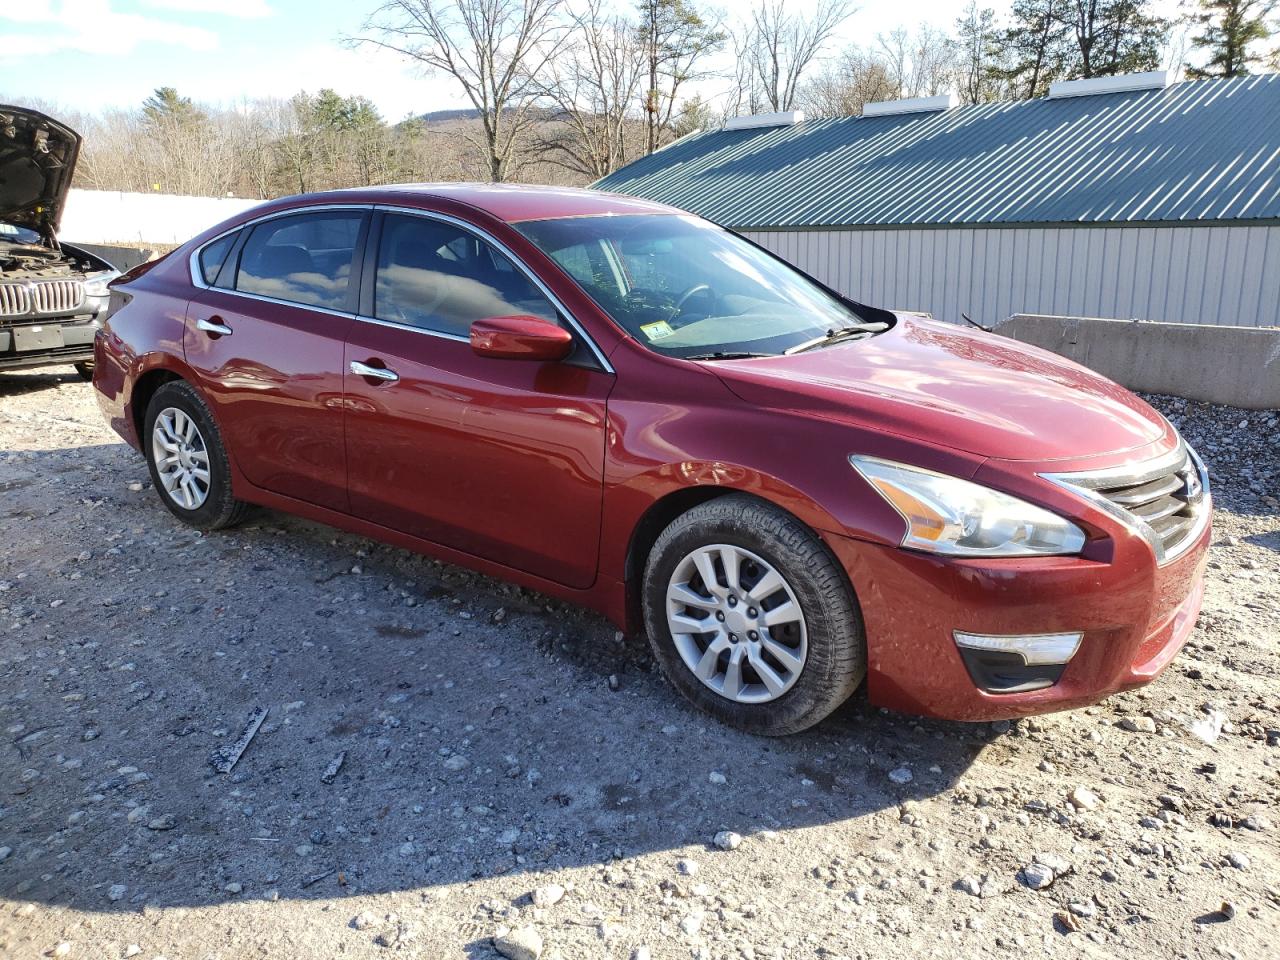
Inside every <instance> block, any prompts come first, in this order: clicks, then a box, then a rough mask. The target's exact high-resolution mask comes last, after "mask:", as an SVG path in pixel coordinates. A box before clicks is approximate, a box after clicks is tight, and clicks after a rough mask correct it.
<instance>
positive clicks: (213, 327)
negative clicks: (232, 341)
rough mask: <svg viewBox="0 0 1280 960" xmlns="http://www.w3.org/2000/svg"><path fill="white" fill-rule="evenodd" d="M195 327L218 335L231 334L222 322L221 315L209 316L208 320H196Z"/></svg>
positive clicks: (227, 335) (229, 329)
mask: <svg viewBox="0 0 1280 960" xmlns="http://www.w3.org/2000/svg"><path fill="white" fill-rule="evenodd" d="M196 329H197V330H203V331H204V332H205V333H211V334H214V335H215V336H219V337H229V336H231V328H230V327H228V326H227V325H226V324H225V323H223V322H222V318H221V317H210V318H209V319H208V320H197V321H196Z"/></svg>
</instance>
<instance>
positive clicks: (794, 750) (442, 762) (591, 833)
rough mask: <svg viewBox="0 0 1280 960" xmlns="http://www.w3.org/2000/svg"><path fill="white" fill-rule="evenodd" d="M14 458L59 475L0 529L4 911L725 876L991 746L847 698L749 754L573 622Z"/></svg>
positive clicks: (98, 453) (330, 536) (635, 658)
mask: <svg viewBox="0 0 1280 960" xmlns="http://www.w3.org/2000/svg"><path fill="white" fill-rule="evenodd" d="M72 454H74V462H75V464H76V465H77V469H76V470H74V471H67V470H66V469H65V466H66V462H65V461H66V460H67V458H68V457H69V456H70V455H72ZM24 467H25V468H26V469H29V470H31V471H32V472H34V473H36V474H38V475H40V476H42V477H61V479H60V480H59V481H58V482H57V485H56V488H52V489H53V493H54V494H56V503H51V502H50V500H49V497H50V495H51V494H50V491H51V488H50V487H49V486H48V485H47V484H42V483H36V484H28V485H26V486H21V487H18V488H15V489H13V490H11V491H9V492H8V493H6V495H5V496H6V499H7V500H10V501H11V508H10V510H8V511H7V512H5V513H3V514H0V534H2V537H0V687H3V689H4V690H5V691H6V694H5V696H4V697H3V698H2V699H0V732H2V733H3V739H2V740H0V791H2V793H0V847H3V848H8V850H7V852H4V851H3V850H0V854H2V855H0V897H5V898H10V899H13V900H19V901H34V902H40V903H45V904H56V905H61V906H69V907H75V908H79V909H84V910H93V911H137V910H140V909H141V908H142V907H143V906H144V905H145V906H147V907H148V908H152V907H173V906H198V905H204V904H210V903H220V902H225V901H227V900H228V899H231V898H233V897H260V896H268V895H270V896H279V897H280V898H296V899H311V898H330V897H335V896H342V895H349V894H353V893H361V894H367V893H380V892H387V891H407V890H420V889H425V888H431V887H438V886H442V885H447V884H458V883H465V882H467V881H470V880H473V879H476V878H482V877H493V876H497V875H502V874H513V873H524V872H535V871H544V870H550V869H556V868H562V867H575V866H583V865H606V864H609V863H610V862H612V861H614V860H617V859H619V858H628V857H632V856H636V855H641V854H650V853H654V852H662V851H675V850H678V849H682V848H687V847H690V846H694V847H701V848H704V849H705V850H706V856H720V855H723V854H721V852H720V851H718V850H716V849H715V847H714V846H713V844H712V839H713V837H714V836H715V835H716V833H717V832H719V831H722V830H730V831H735V832H737V833H739V834H741V835H743V836H745V837H747V838H748V841H749V840H750V838H751V837H753V836H756V835H761V834H766V833H767V832H769V831H772V832H775V833H777V834H780V835H782V842H785V835H786V834H787V833H788V832H791V831H797V830H804V829H806V828H809V827H815V826H826V825H831V824H843V823H849V822H852V821H855V820H860V819H863V818H876V817H879V816H884V815H887V816H889V817H892V818H893V820H894V821H895V822H896V821H897V820H898V819H900V818H908V817H910V812H909V807H908V808H904V806H903V805H904V803H906V802H907V801H910V800H914V799H920V798H923V797H928V796H931V795H934V794H937V793H939V792H941V791H945V790H947V789H949V788H950V787H952V786H953V785H954V784H955V783H956V781H957V779H958V778H959V777H960V776H961V774H962V773H963V772H964V771H965V770H966V769H967V767H968V766H969V765H970V764H971V763H972V762H973V760H974V758H975V757H976V756H977V755H978V754H979V753H980V752H981V751H982V750H983V749H984V747H985V746H986V745H987V744H988V743H989V742H990V741H991V740H992V739H993V738H994V737H996V734H994V733H993V732H992V729H991V727H990V726H988V725H981V726H978V725H966V724H949V723H942V722H933V721H924V720H917V719H914V718H909V717H905V716H901V715H895V714H891V713H888V712H886V711H881V710H878V709H874V708H871V707H870V706H868V705H867V703H866V701H865V699H864V695H863V693H862V692H859V693H858V694H856V695H855V696H854V698H853V699H852V700H851V701H849V703H847V704H846V705H845V706H844V707H843V708H842V709H840V710H839V711H837V712H836V714H835V715H833V716H832V717H830V718H829V719H828V720H826V721H825V722H823V723H822V724H820V725H819V726H818V727H816V728H815V729H813V730H810V731H808V732H806V733H803V734H800V735H797V736H792V737H787V738H781V739H765V738H759V737H753V736H748V735H745V734H742V733H739V732H737V731H735V730H732V729H729V728H727V727H724V726H721V725H719V724H717V723H716V722H714V721H712V720H711V719H709V718H708V717H706V716H704V715H702V714H700V713H698V712H696V711H695V710H694V709H693V708H691V707H690V706H688V705H686V704H685V703H684V702H683V701H682V700H681V699H680V697H679V696H678V695H677V694H676V693H675V692H674V690H673V689H672V688H670V687H669V686H668V685H667V684H666V682H665V681H664V680H663V678H662V677H661V676H660V675H659V674H658V673H657V672H656V669H655V667H654V663H653V660H652V658H651V657H650V655H649V652H648V650H647V647H646V645H645V642H644V640H643V639H642V638H628V637H623V636H622V635H621V634H619V633H618V631H617V630H616V629H615V628H614V627H613V626H612V625H611V624H609V623H607V622H605V621H604V620H603V619H601V618H599V617H597V616H595V615H593V614H590V613H588V612H586V611H583V610H581V609H578V608H575V607H573V606H571V605H566V604H562V603H559V602H557V601H554V600H551V599H548V598H546V597H544V596H541V595H538V594H535V593H532V592H530V591H527V590H523V589H520V588H517V587H515V586H512V585H510V584H506V583H502V582H499V581H496V580H493V579H489V578H486V577H482V576H479V575H476V574H472V573H469V572H467V571H465V570H462V569H460V568H457V567H451V566H448V565H443V564H439V563H436V562H434V561H432V560H429V559H427V558H425V557H421V556H418V555H415V554H411V553H408V552H406V551H403V550H398V549H394V548H391V547H386V546H383V545H380V544H376V543H373V542H370V541H368V540H365V539H362V538H359V537H354V536H349V535H347V534H343V533H339V532H337V531H335V530H333V529H330V528H327V527H324V526H321V525H318V524H314V523H310V522H308V521H303V520H299V519H296V518H293V517H288V516H285V515H283V514H278V513H271V512H266V511H262V512H259V513H257V514H255V515H254V516H252V517H251V518H250V520H249V521H248V522H246V523H245V524H244V525H243V526H242V527H239V528H237V529H234V530H229V531H224V532H220V533H216V534H211V535H208V536H200V535H198V534H197V533H195V532H194V531H192V530H190V529H187V528H185V527H183V526H182V525H180V524H179V523H178V522H177V521H176V520H175V519H174V518H173V517H171V516H170V514H169V513H168V512H167V511H165V510H164V508H163V507H162V506H161V504H160V503H159V501H158V499H157V498H156V496H155V493H154V491H152V490H151V489H150V487H149V483H148V480H147V474H146V469H145V465H144V464H143V462H142V460H141V458H139V457H137V456H136V455H133V454H132V453H131V452H130V451H128V450H127V448H124V447H122V446H121V445H103V446H96V447H81V448H77V449H75V450H51V451H45V452H42V453H40V454H38V455H37V457H36V458H35V459H28V460H26V461H24ZM131 487H134V488H137V489H131ZM54 507H58V509H55V508H54ZM260 708H265V709H266V711H267V714H266V718H265V720H264V721H263V722H262V724H261V726H260V727H259V728H258V729H257V730H256V733H254V734H253V735H252V737H251V738H250V739H249V741H248V744H247V747H246V748H245V749H244V751H243V754H241V755H240V756H239V758H238V760H237V761H236V762H235V764H234V766H233V767H232V768H231V769H230V771H229V772H226V773H221V772H218V771H217V770H215V768H214V765H213V764H212V762H211V760H212V759H216V758H217V757H223V758H224V759H225V758H226V757H228V753H227V752H226V751H227V748H228V747H229V746H230V745H232V744H234V742H235V741H236V740H237V738H238V737H240V735H241V733H242V731H243V730H244V728H245V726H246V723H247V722H248V721H249V720H250V719H251V718H252V717H253V716H254V712H255V711H256V710H258V709H260ZM1016 733H1017V731H1016V729H1015V735H1016ZM891 771H893V772H894V778H892V779H891V778H890V777H889V773H890V772H891ZM908 776H909V778H910V779H909V780H908ZM907 822H910V821H909V820H908V821H907ZM674 856H675V855H674V854H673V857H674Z"/></svg>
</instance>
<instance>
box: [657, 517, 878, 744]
mask: <svg viewBox="0 0 1280 960" xmlns="http://www.w3.org/2000/svg"><path fill="white" fill-rule="evenodd" d="M713 503H714V501H713ZM752 506H756V505H755V504H752ZM759 507H760V508H761V509H767V508H766V507H765V505H763V504H760V505H759ZM777 512H778V513H781V511H777ZM695 513H696V511H695ZM689 516H690V515H686V517H681V518H679V519H677V520H676V521H675V522H674V523H673V524H672V525H671V526H670V527H668V528H667V531H666V532H665V533H663V535H662V536H660V537H659V538H658V541H657V543H656V544H655V546H654V550H653V552H652V553H651V554H650V557H649V562H648V564H647V565H646V571H645V580H644V586H643V588H642V589H643V606H644V619H645V626H646V628H647V632H648V634H649V639H650V643H651V646H652V647H653V652H654V656H655V658H656V659H657V660H658V664H659V666H660V667H661V668H662V671H663V673H664V674H665V675H666V676H667V679H668V680H670V681H671V683H672V684H673V685H674V686H675V687H676V688H677V689H678V690H679V691H680V692H681V693H682V694H683V695H684V696H685V697H687V698H688V699H689V700H691V701H693V703H694V704H695V705H697V706H698V707H700V708H701V709H703V710H705V711H706V712H707V713H710V714H711V715H712V716H714V717H716V718H717V719H719V720H721V721H723V722H725V723H728V724H730V725H731V726H734V727H737V728H739V729H742V730H747V731H749V732H752V733H762V734H768V735H774V734H785V733H791V732H796V731H798V730H802V729H804V728H806V727H808V726H811V725H812V724H813V723H816V722H817V720H819V719H821V718H822V717H823V716H826V715H827V714H828V713H830V712H831V710H833V709H834V708H835V706H837V705H838V704H839V703H840V702H843V701H844V700H845V699H847V698H848V696H849V695H850V694H852V693H853V690H854V689H855V688H856V686H857V683H858V681H860V680H861V674H862V669H861V667H862V665H863V664H864V663H865V654H862V653H861V651H862V644H863V642H864V641H863V631H862V619H861V615H860V613H859V611H858V608H857V604H856V603H854V602H853V600H852V591H851V590H850V589H849V588H848V584H847V579H846V578H844V576H843V571H841V580H842V581H843V585H844V591H843V596H842V597H837V596H831V595H830V592H829V591H828V592H824V591H823V590H822V589H820V587H819V585H818V584H817V582H816V580H815V579H814V578H812V577H811V576H808V575H806V570H805V569H804V564H803V563H802V562H801V559H800V558H799V557H798V556H796V555H794V553H793V550H792V548H791V547H790V546H789V545H788V544H787V543H786V542H784V541H783V540H782V539H781V538H779V537H776V536H774V535H773V534H772V533H771V532H770V531H768V530H764V529H758V528H753V527H752V526H751V525H749V524H745V523H743V522H741V521H740V520H738V519H736V518H734V517H732V516H727V515H726V516H711V517H708V518H705V519H698V520H695V521H694V522H682V521H686V518H688V517H689ZM787 519H788V520H790V521H791V522H792V523H795V524H797V525H799V521H795V520H793V519H792V518H790V517H789V515H787ZM806 529H807V528H806ZM809 536H811V537H812V539H813V541H814V546H816V547H817V548H818V549H820V550H821V551H822V552H823V553H825V554H826V556H827V560H828V562H829V563H831V564H832V565H835V559H834V558H833V557H831V556H830V554H829V552H828V551H827V550H826V547H825V546H824V545H823V544H822V543H821V541H820V540H818V538H817V537H816V536H813V535H812V534H809ZM714 543H724V544H729V545H731V546H736V547H741V548H743V549H746V550H750V551H751V552H752V553H755V554H757V555H759V556H760V557H761V558H763V559H764V560H766V561H767V562H768V563H769V564H771V565H772V566H773V567H774V569H775V570H777V571H778V573H779V574H780V575H781V576H782V577H783V578H784V579H785V580H786V581H787V584H788V585H789V586H790V587H791V590H792V591H793V592H794V593H795V596H796V599H797V601H798V602H799V604H800V610H801V612H802V613H803V615H804V620H805V630H806V638H807V643H808V653H807V656H806V659H805V665H804V668H803V669H802V670H801V673H800V677H799V679H797V680H796V682H795V685H794V686H792V687H791V689H789V690H787V691H786V692H785V693H784V694H782V696H780V697H778V698H777V699H776V700H771V701H768V702H766V703H763V704H745V703H738V702H736V701H733V700H729V699H727V698H725V697H723V696H721V695H720V694H718V693H716V692H715V691H714V690H712V689H711V688H710V687H708V686H707V685H706V684H704V683H703V682H702V681H701V680H699V679H698V678H697V677H696V676H694V674H693V671H692V670H690V669H689V667H688V665H686V664H685V662H684V660H683V658H682V657H681V656H680V653H679V651H678V650H677V649H676V646H675V641H674V640H673V638H672V636H671V631H670V628H669V627H668V625H667V614H666V606H667V599H666V592H667V585H668V584H669V583H670V580H671V576H672V573H673V572H674V571H675V569H676V567H677V565H678V564H679V563H680V561H681V560H683V559H684V558H685V557H686V556H687V555H688V554H689V553H691V552H693V551H694V550H696V549H697V548H699V547H703V546H707V545H708V544H714ZM842 599H843V602H841V600H842ZM850 644H854V645H857V648H858V651H859V654H860V656H859V657H858V669H857V670H856V671H854V673H856V676H855V677H852V678H851V677H849V676H845V675H844V674H847V673H849V671H848V670H847V669H842V668H841V664H842V662H844V661H843V660H842V658H841V657H840V656H839V655H838V654H839V652H840V650H841V649H842V648H843V649H847V647H848V645H850Z"/></svg>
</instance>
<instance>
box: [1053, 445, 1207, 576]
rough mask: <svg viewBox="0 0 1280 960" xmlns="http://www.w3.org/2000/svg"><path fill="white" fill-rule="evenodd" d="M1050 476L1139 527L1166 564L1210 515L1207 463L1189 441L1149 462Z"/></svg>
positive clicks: (1186, 544)
mask: <svg viewBox="0 0 1280 960" xmlns="http://www.w3.org/2000/svg"><path fill="white" fill-rule="evenodd" d="M1046 477H1047V478H1048V479H1050V480H1053V481H1054V482H1055V483H1058V484H1061V485H1062V486H1064V487H1067V488H1069V489H1071V490H1073V491H1075V492H1076V493H1080V494H1083V495H1084V496H1086V497H1088V498H1089V499H1091V500H1093V501H1094V502H1096V503H1097V504H1098V505H1099V506H1101V507H1103V508H1104V509H1106V510H1107V512H1108V513H1111V514H1113V515H1115V516H1116V517H1118V518H1120V519H1121V520H1123V521H1124V522H1125V523H1127V524H1128V525H1129V526H1133V527H1136V528H1137V529H1138V530H1139V531H1140V532H1141V533H1142V534H1143V536H1145V537H1146V538H1147V539H1148V541H1150V543H1151V545H1152V547H1153V548H1154V549H1155V552H1156V557H1157V559H1159V560H1160V561H1161V562H1162V563H1163V562H1165V561H1168V560H1172V559H1173V558H1174V557H1176V556H1178V555H1179V554H1180V553H1182V552H1183V551H1184V550H1185V549H1186V548H1187V547H1189V546H1190V545H1191V543H1192V542H1193V541H1194V540H1195V538H1196V537H1197V536H1199V534H1200V532H1201V530H1203V529H1204V524H1205V522H1206V521H1207V519H1208V509H1207V506H1208V505H1207V499H1206V498H1207V494H1208V491H1207V490H1206V489H1205V484H1206V477H1205V474H1204V468H1203V466H1202V465H1201V464H1200V462H1199V461H1198V459H1197V458H1196V456H1195V454H1194V453H1192V452H1191V448H1190V447H1188V446H1187V445H1186V444H1185V443H1180V444H1179V445H1178V449H1177V450H1175V451H1174V452H1173V453H1172V454H1170V455H1168V456H1165V457H1161V458H1159V459H1158V460H1153V461H1148V462H1146V463H1138V464H1132V465H1129V466H1126V467H1123V468H1116V469H1111V470H1100V471H1097V472H1093V473H1067V474H1046Z"/></svg>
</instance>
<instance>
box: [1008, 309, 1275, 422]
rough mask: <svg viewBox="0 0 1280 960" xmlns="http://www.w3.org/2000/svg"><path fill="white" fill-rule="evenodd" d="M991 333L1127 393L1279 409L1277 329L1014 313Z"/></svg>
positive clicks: (1254, 408) (1252, 408) (1252, 407)
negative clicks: (1123, 388)
mask: <svg viewBox="0 0 1280 960" xmlns="http://www.w3.org/2000/svg"><path fill="white" fill-rule="evenodd" d="M996 332H997V333H999V334H1003V335H1004V336H1006V337H1012V338H1013V339H1015V340H1021V341H1022V342H1024V343H1030V344H1034V345H1035V346H1037V347H1043V348H1045V349H1046V350H1052V351H1053V352H1054V353H1056V354H1060V355H1061V356H1064V357H1068V358H1069V359H1071V360H1075V361H1076V362H1077V363H1080V364H1083V365H1084V366H1086V367H1089V368H1090V369H1091V370H1096V371H1098V373H1101V374H1102V375H1104V376H1106V377H1110V378H1111V379H1112V380H1115V381H1116V382H1117V383H1120V384H1123V385H1124V386H1126V387H1129V388H1130V389H1131V390H1145V391H1148V392H1150V393H1167V394H1173V395H1174V396H1179V397H1186V398H1188V399H1190V400H1204V401H1208V402H1210V403H1225V404H1230V405H1231V406H1234V407H1245V408H1248V409H1251V410H1272V409H1280V327H1270V328H1261V329H1259V328H1256V327H1226V326H1208V325H1205V324H1198V323H1151V322H1145V321H1142V322H1139V321H1134V320H1103V319H1098V318H1095V317H1046V316H1035V315H1031V314H1016V315H1014V316H1012V317H1010V318H1009V319H1008V320H1005V321H1004V322H1003V323H1001V324H999V325H998V326H997V327H996Z"/></svg>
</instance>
